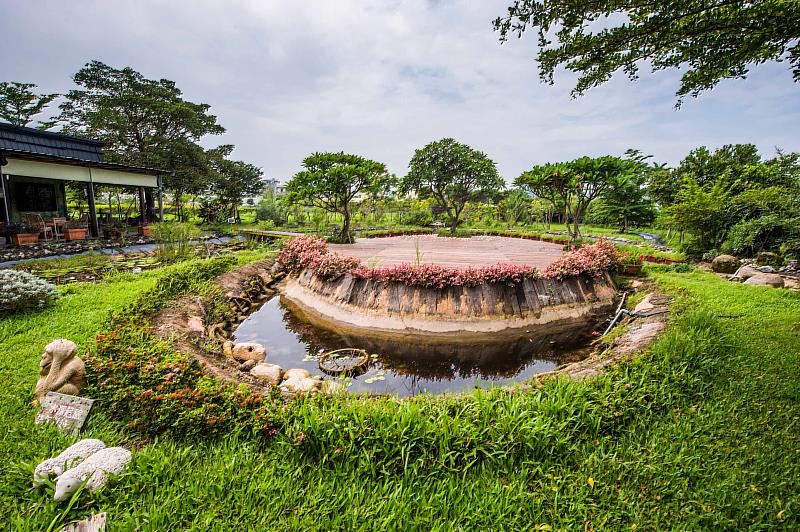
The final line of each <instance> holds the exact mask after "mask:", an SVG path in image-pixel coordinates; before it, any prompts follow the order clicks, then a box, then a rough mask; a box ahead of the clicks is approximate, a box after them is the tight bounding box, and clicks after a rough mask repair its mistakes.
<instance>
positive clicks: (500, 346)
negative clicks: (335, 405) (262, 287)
mask: <svg viewBox="0 0 800 532" xmlns="http://www.w3.org/2000/svg"><path fill="white" fill-rule="evenodd" d="M593 326H594V323H590V322H586V323H584V324H583V325H582V326H579V327H576V326H575V325H572V326H571V327H570V328H569V329H566V330H561V331H560V332H552V331H551V332H549V333H548V334H546V335H543V334H536V333H534V332H533V331H521V332H520V334H519V335H517V336H516V337H514V338H513V339H510V340H509V339H508V338H504V339H503V340H501V341H492V340H491V337H487V338H486V340H485V341H481V342H475V341H474V339H473V340H471V341H470V342H458V341H454V340H453V339H448V340H447V341H436V340H434V339H431V338H421V337H416V336H415V335H413V334H405V335H403V334H398V335H396V336H394V337H380V338H377V337H375V338H373V337H368V336H366V335H353V334H352V333H350V334H347V333H345V332H343V331H337V330H333V329H328V328H323V327H321V326H317V325H312V324H311V323H310V322H309V321H307V320H306V319H304V318H303V317H302V313H301V311H300V309H297V308H292V307H291V303H290V302H289V301H288V300H286V299H285V298H282V297H274V298H272V299H271V300H269V301H267V302H266V303H265V304H264V305H263V306H262V307H261V308H260V309H259V310H257V311H255V312H254V313H253V314H251V315H250V316H249V317H248V318H247V319H246V320H245V321H244V322H242V323H241V325H240V326H239V327H238V328H237V329H236V331H235V340H236V341H237V342H258V343H260V344H262V345H264V346H265V347H266V349H267V362H269V363H272V364H278V365H280V366H282V367H283V368H285V369H288V368H305V369H307V370H309V371H310V372H311V373H312V374H316V375H322V373H323V372H322V371H321V370H320V368H319V364H318V362H319V361H318V357H319V355H320V354H321V353H322V352H328V351H331V350H335V349H343V348H357V349H364V350H366V351H367V352H368V353H369V354H370V355H371V356H370V362H369V364H368V366H367V367H366V370H365V371H364V372H363V373H360V374H357V375H353V376H351V377H347V378H346V379H345V380H346V383H347V384H348V385H349V390H350V391H351V392H353V393H385V394H395V395H399V396H408V395H416V394H419V393H425V392H428V393H442V392H463V391H467V390H470V389H472V388H475V387H489V386H499V385H504V384H509V383H512V382H518V381H522V380H525V379H528V378H530V377H532V376H534V375H536V374H537V373H542V372H546V371H550V370H553V369H555V368H556V367H557V366H559V365H560V364H562V363H564V362H569V361H574V360H577V359H580V358H582V357H583V356H585V354H586V352H587V349H585V347H584V346H585V345H586V344H587V342H588V340H589V339H590V338H591V332H592V330H593ZM326 378H331V377H326Z"/></svg>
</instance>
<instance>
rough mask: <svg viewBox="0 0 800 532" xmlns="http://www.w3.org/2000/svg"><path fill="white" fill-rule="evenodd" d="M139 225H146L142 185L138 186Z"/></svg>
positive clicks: (145, 207)
mask: <svg viewBox="0 0 800 532" xmlns="http://www.w3.org/2000/svg"><path fill="white" fill-rule="evenodd" d="M139 225H147V206H146V205H145V199H144V187H139Z"/></svg>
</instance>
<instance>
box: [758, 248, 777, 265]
mask: <svg viewBox="0 0 800 532" xmlns="http://www.w3.org/2000/svg"><path fill="white" fill-rule="evenodd" d="M756 264H758V265H759V266H772V267H773V268H777V267H778V266H780V265H781V258H780V256H778V254H777V253H772V252H770V251H762V252H761V253H759V254H758V255H756Z"/></svg>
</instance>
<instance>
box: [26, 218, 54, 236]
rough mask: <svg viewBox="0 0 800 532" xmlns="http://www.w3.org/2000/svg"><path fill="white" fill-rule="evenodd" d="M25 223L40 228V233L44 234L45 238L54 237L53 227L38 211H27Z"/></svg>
mask: <svg viewBox="0 0 800 532" xmlns="http://www.w3.org/2000/svg"><path fill="white" fill-rule="evenodd" d="M25 224H26V225H29V226H31V227H36V228H37V229H39V233H41V234H43V235H44V239H45V240H51V239H52V238H53V228H52V227H51V226H49V225H47V224H46V223H45V221H44V218H42V215H41V214H39V213H36V212H26V213H25Z"/></svg>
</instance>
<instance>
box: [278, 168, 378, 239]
mask: <svg viewBox="0 0 800 532" xmlns="http://www.w3.org/2000/svg"><path fill="white" fill-rule="evenodd" d="M303 168H304V170H303V171H301V172H298V173H296V174H295V175H294V176H293V177H292V178H291V179H290V180H289V182H288V183H286V190H287V193H288V201H290V202H296V203H300V204H302V205H305V206H308V207H318V208H320V209H323V210H325V211H327V212H330V213H335V214H340V215H341V216H342V228H341V231H340V233H339V240H340V241H341V242H345V243H349V242H352V235H351V234H350V220H351V218H352V206H351V203H352V201H353V200H354V199H355V198H356V196H358V195H359V194H360V193H371V194H377V193H380V192H381V191H386V190H387V189H388V187H389V186H390V184H391V181H392V177H391V176H390V175H389V172H388V171H387V170H386V166H385V165H384V164H383V163H378V162H375V161H371V160H369V159H365V158H364V157H361V156H359V155H351V154H348V153H344V152H339V153H314V154H313V155H309V156H308V157H306V158H305V159H304V160H303Z"/></svg>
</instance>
